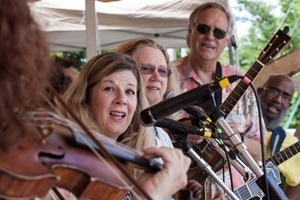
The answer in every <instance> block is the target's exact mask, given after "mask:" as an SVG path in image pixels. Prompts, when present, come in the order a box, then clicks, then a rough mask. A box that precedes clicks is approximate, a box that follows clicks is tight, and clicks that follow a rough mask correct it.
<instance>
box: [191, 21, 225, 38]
mask: <svg viewBox="0 0 300 200" xmlns="http://www.w3.org/2000/svg"><path fill="white" fill-rule="evenodd" d="M210 29H211V27H210V26H208V25H206V24H197V31H198V33H200V34H203V35H205V34H207V33H209V31H210ZM213 34H214V36H215V38H217V39H219V40H221V39H223V38H224V37H225V36H226V31H224V30H222V29H220V28H214V30H213Z"/></svg>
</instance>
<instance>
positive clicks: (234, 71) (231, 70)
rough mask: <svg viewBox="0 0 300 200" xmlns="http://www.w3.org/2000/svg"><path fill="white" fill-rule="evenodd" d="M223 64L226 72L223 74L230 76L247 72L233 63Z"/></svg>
mask: <svg viewBox="0 0 300 200" xmlns="http://www.w3.org/2000/svg"><path fill="white" fill-rule="evenodd" d="M221 65H222V69H223V73H224V75H223V76H229V75H233V74H237V75H241V76H243V75H244V74H245V72H244V71H243V70H242V69H241V68H239V67H236V66H233V65H231V64H224V63H222V64H221Z"/></svg>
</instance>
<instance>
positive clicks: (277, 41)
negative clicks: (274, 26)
mask: <svg viewBox="0 0 300 200" xmlns="http://www.w3.org/2000/svg"><path fill="white" fill-rule="evenodd" d="M287 32H288V27H285V28H284V29H283V30H280V29H279V30H278V31H277V32H276V33H275V34H274V36H273V37H272V39H271V40H270V41H269V42H268V44H267V46H266V47H265V48H264V49H263V51H262V52H261V53H260V55H259V57H258V60H259V61H260V62H261V63H262V64H264V65H266V64H268V63H269V62H270V61H272V60H273V59H274V58H275V56H276V55H277V54H278V53H279V52H280V51H281V50H282V49H283V47H284V46H286V45H287V44H288V43H289V42H290V40H291V37H290V36H289V35H287Z"/></svg>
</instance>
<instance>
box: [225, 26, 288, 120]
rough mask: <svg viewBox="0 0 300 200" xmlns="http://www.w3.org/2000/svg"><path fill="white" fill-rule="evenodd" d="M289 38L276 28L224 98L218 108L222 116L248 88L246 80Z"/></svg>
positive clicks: (256, 72) (272, 57)
mask: <svg viewBox="0 0 300 200" xmlns="http://www.w3.org/2000/svg"><path fill="white" fill-rule="evenodd" d="M290 40H291V37H290V36H288V35H287V34H286V31H285V30H283V31H282V30H278V31H277V32H276V34H275V35H274V36H273V37H272V39H271V40H270V41H269V43H268V44H267V45H266V47H265V48H264V50H263V51H262V52H261V54H260V55H259V56H258V59H257V60H256V61H255V63H254V64H253V65H252V67H251V68H250V69H249V70H248V72H247V73H246V74H245V76H244V79H243V80H242V81H240V82H239V83H238V85H237V86H236V87H235V88H234V90H233V91H232V93H231V94H230V95H229V96H228V97H227V98H226V100H225V101H224V102H223V104H222V105H221V106H220V109H221V110H222V111H223V114H224V118H226V117H227V115H228V114H229V113H230V112H231V110H232V109H233V107H234V106H235V105H236V104H237V102H238V101H239V100H240V98H241V97H242V95H243V94H244V93H245V91H246V90H247V88H248V86H249V85H248V82H250V81H251V82H252V81H253V80H254V79H255V78H256V76H257V75H258V73H259V72H260V71H261V69H262V68H263V67H264V66H265V65H267V64H268V63H270V62H271V61H272V60H273V59H274V57H275V56H276V55H277V54H278V53H279V52H280V50H281V49H282V48H283V47H284V46H285V45H286V44H287V43H288V42H289V41H290Z"/></svg>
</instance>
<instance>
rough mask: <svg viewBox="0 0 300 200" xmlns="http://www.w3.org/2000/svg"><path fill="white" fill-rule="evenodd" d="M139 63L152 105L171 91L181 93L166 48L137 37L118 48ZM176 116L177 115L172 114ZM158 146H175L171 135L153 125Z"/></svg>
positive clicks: (147, 95)
mask: <svg viewBox="0 0 300 200" xmlns="http://www.w3.org/2000/svg"><path fill="white" fill-rule="evenodd" d="M116 51H117V52H119V53H124V54H127V55H129V56H131V57H132V58H134V59H135V61H136V62H137V63H138V64H139V67H140V73H141V76H142V81H143V85H144V88H145V93H146V97H147V100H148V102H149V104H150V106H153V105H154V104H157V103H159V102H161V101H163V100H164V99H165V98H168V94H170V92H171V91H172V92H174V93H177V94H178V93H180V89H179V85H178V83H177V82H176V80H177V77H175V74H174V73H172V71H171V62H170V59H169V55H168V53H167V51H166V49H165V48H164V47H163V46H161V45H159V44H157V43H156V42H155V41H154V40H152V39H146V38H145V39H137V40H131V41H128V42H125V43H123V44H121V45H119V46H118V47H117V48H116ZM171 118H173V119H174V118H176V115H173V116H171ZM153 128H154V133H155V135H156V138H157V141H156V142H157V144H156V145H158V146H169V147H173V145H172V142H171V139H170V137H169V135H168V134H167V133H166V132H165V131H164V130H163V129H161V128H158V127H153Z"/></svg>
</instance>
